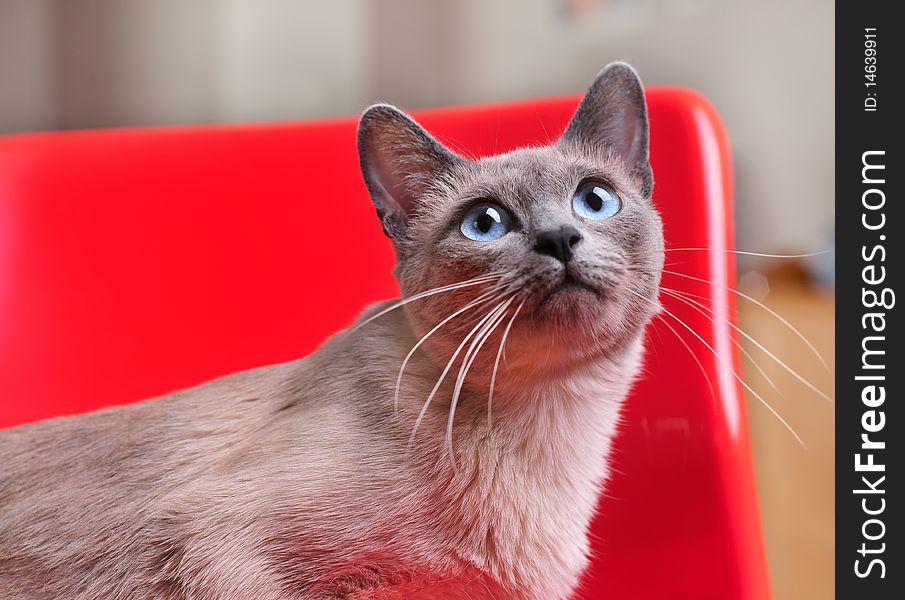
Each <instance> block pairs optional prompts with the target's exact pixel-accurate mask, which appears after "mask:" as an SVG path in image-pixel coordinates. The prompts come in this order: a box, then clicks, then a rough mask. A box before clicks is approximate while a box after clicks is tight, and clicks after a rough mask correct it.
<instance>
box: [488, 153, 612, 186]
mask: <svg viewBox="0 0 905 600" xmlns="http://www.w3.org/2000/svg"><path fill="white" fill-rule="evenodd" d="M592 177H602V178H605V179H607V180H609V181H611V182H613V183H621V182H622V181H623V180H624V179H625V170H624V167H623V166H622V165H621V164H620V163H619V161H616V160H614V159H612V158H611V157H610V156H607V155H606V154H596V153H589V152H581V151H575V150H572V149H569V148H565V149H564V148H561V147H559V146H556V145H551V146H541V147H531V148H519V149H516V150H513V151H511V152H507V153H505V154H499V155H496V156H489V157H486V158H482V159H480V160H478V161H477V162H476V163H474V169H473V171H472V173H471V177H470V179H471V180H472V183H474V184H476V185H478V186H481V187H485V186H486V187H487V188H496V189H499V190H501V191H505V190H511V191H513V192H519V193H524V192H526V191H527V192H530V191H532V190H535V191H538V192H543V191H554V190H557V191H559V190H561V189H562V188H571V187H573V186H574V185H575V184H576V183H577V181H580V180H582V179H584V178H592Z"/></svg>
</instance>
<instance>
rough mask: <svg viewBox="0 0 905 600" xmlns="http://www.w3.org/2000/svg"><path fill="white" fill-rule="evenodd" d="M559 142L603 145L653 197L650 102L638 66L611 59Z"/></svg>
mask: <svg viewBox="0 0 905 600" xmlns="http://www.w3.org/2000/svg"><path fill="white" fill-rule="evenodd" d="M558 143H559V144H560V145H579V146H582V147H586V148H602V149H604V150H609V151H611V152H613V154H615V155H616V156H618V157H619V158H620V159H622V161H623V162H624V163H625V165H626V166H627V167H628V170H629V172H630V173H631V174H632V176H633V177H635V178H637V180H638V182H639V184H640V186H641V192H642V194H643V195H644V196H645V197H650V195H651V192H652V191H653V186H654V178H653V174H652V173H651V168H650V159H649V149H648V146H649V133H648V125H647V104H646V103H645V101H644V88H643V87H642V85H641V79H640V78H639V77H638V74H637V73H636V72H635V70H634V69H633V68H632V67H630V66H629V65H627V64H625V63H621V62H616V63H611V64H609V65H607V66H606V67H604V69H603V70H602V71H601V72H600V73H599V74H598V75H597V77H596V79H594V83H592V84H591V87H590V89H589V90H588V93H587V94H585V97H584V98H583V99H582V101H581V104H580V105H579V106H578V110H576V111H575V115H574V116H573V117H572V120H571V121H570V122H569V125H568V126H567V127H566V130H565V132H564V133H563V134H562V137H561V138H560V139H559V142H558Z"/></svg>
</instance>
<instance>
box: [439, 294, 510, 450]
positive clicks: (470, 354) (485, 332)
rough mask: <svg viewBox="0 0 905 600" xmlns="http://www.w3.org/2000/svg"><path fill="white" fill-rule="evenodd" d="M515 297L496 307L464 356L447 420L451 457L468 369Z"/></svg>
mask: <svg viewBox="0 0 905 600" xmlns="http://www.w3.org/2000/svg"><path fill="white" fill-rule="evenodd" d="M514 299H515V298H509V299H508V300H506V301H505V302H504V303H502V304H501V305H499V306H497V308H495V309H494V311H493V316H492V317H491V319H490V320H489V321H488V322H487V324H486V325H484V327H483V329H481V331H479V332H478V335H476V336H475V338H474V340H473V341H472V342H471V346H469V348H468V351H467V352H466V353H465V356H464V357H463V358H462V366H461V367H460V368H459V376H458V377H457V378H456V386H455V388H454V389H453V395H452V402H451V403H450V405H449V419H448V420H447V422H446V443H447V447H448V450H449V454H450V457H454V454H453V451H452V450H453V449H452V429H453V421H454V420H455V416H456V406H457V405H458V402H459V396H460V394H461V393H462V386H464V385H465V378H466V377H467V376H468V370H469V369H470V368H471V365H472V363H473V362H474V361H475V359H476V358H477V356H478V352H480V351H481V348H482V347H483V346H484V342H486V341H487V340H488V339H489V338H490V336H491V335H492V334H493V332H494V330H495V329H496V328H497V326H498V325H499V324H500V323H502V321H503V319H504V318H505V317H506V311H507V310H509V305H510V304H512V301H513V300H514ZM453 462H455V458H453Z"/></svg>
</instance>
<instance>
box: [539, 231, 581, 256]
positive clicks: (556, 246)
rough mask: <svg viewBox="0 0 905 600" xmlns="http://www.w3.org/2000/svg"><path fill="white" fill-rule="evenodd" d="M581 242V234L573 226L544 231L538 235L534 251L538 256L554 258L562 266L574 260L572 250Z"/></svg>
mask: <svg viewBox="0 0 905 600" xmlns="http://www.w3.org/2000/svg"><path fill="white" fill-rule="evenodd" d="M580 241H581V234H580V233H579V232H578V230H577V229H575V228H574V227H572V226H571V225H563V226H562V227H560V228H559V229H550V230H547V231H542V232H540V233H539V234H538V235H537V241H536V242H535V244H534V250H535V251H536V252H537V253H538V254H544V255H546V256H552V257H553V258H555V259H557V260H559V262H561V263H562V264H566V263H567V262H569V261H570V260H572V250H573V249H574V248H575V246H577V245H578V243H579V242H580Z"/></svg>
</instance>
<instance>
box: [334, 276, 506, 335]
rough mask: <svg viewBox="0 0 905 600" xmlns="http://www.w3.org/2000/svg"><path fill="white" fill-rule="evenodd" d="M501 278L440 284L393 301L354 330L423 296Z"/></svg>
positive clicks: (482, 278)
mask: <svg viewBox="0 0 905 600" xmlns="http://www.w3.org/2000/svg"><path fill="white" fill-rule="evenodd" d="M499 278H500V276H499V275H481V276H480V277H475V278H473V279H467V280H465V281H461V282H459V283H451V284H449V285H444V286H440V287H437V288H433V289H430V290H425V291H423V292H419V293H417V294H415V295H414V296H409V297H408V298H405V299H404V300H400V301H399V302H395V303H393V304H392V305H391V306H388V307H387V308H385V309H383V310H381V311H380V312H378V313H377V314H376V315H372V316H370V317H368V318H367V319H365V320H364V321H362V322H361V323H359V324H358V325H356V326H355V328H354V329H353V330H352V331H355V330H357V329H361V328H362V327H364V326H365V325H367V324H368V323H370V322H371V321H373V320H375V319H379V318H380V317H382V316H383V315H385V314H387V313H388V312H392V311H394V310H396V309H397V308H401V307H403V306H405V305H406V304H408V303H409V302H414V301H415V300H420V299H421V298H427V297H428V296H434V295H436V294H442V293H443V292H451V291H453V290H459V289H462V288H466V287H471V286H474V285H480V284H482V283H487V282H488V281H493V280H494V279H499Z"/></svg>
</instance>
